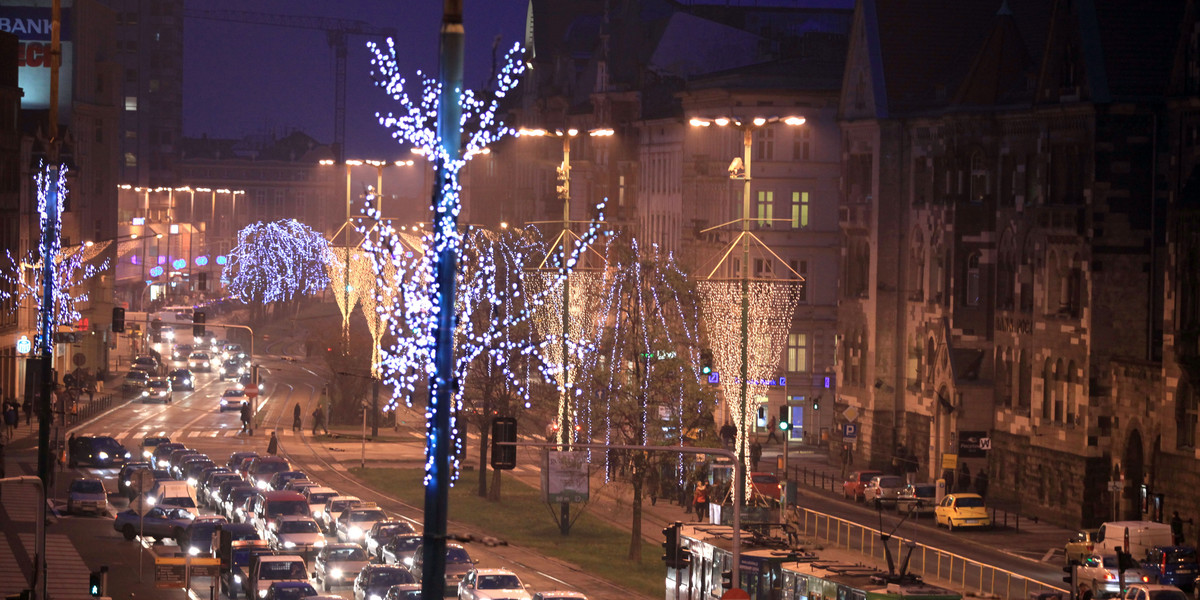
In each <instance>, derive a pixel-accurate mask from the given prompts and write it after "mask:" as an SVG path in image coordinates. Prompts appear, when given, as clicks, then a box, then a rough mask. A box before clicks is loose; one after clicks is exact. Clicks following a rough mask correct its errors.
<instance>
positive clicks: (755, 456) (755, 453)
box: [750, 438, 762, 471]
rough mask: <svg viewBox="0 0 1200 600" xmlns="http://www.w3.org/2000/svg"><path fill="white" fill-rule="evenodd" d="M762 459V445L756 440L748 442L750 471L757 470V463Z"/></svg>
mask: <svg viewBox="0 0 1200 600" xmlns="http://www.w3.org/2000/svg"><path fill="white" fill-rule="evenodd" d="M761 459H762V444H760V443H758V439H757V438H756V439H755V440H754V441H753V442H750V470H752V471H755V470H758V461H759V460H761Z"/></svg>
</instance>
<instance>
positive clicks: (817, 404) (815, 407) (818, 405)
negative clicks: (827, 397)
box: [813, 398, 821, 410]
mask: <svg viewBox="0 0 1200 600" xmlns="http://www.w3.org/2000/svg"><path fill="white" fill-rule="evenodd" d="M813 410H821V401H820V400H818V399H816V398H813Z"/></svg>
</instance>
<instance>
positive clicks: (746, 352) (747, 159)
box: [688, 117, 804, 568]
mask: <svg viewBox="0 0 1200 600" xmlns="http://www.w3.org/2000/svg"><path fill="white" fill-rule="evenodd" d="M781 123H782V124H784V125H790V126H798V125H803V124H804V118H803V117H783V118H780V117H754V118H752V119H750V120H749V121H743V120H741V119H740V118H737V117H717V118H715V119H704V118H692V119H690V120H689V121H688V124H690V125H691V126H692V127H708V126H710V125H717V126H718V127H729V126H732V127H733V128H735V129H737V130H739V131H741V133H742V156H741V159H740V162H741V163H742V164H741V165H740V168H739V165H738V164H737V163H738V162H739V160H738V159H737V158H735V159H734V161H733V163H732V164H731V165H730V168H729V178H730V179H733V180H738V179H740V180H741V181H742V218H741V219H740V221H741V222H742V233H741V236H740V237H741V246H742V248H741V250H742V261H741V263H742V264H741V265H739V267H740V268H739V269H738V271H739V273H738V274H739V279H740V281H741V288H742V289H741V332H740V341H741V356H740V357H739V358H740V369H739V381H738V398H737V401H738V408H739V410H738V420H739V422H738V424H737V428H738V439H737V450H736V451H737V455H738V461H739V462H742V463H745V462H746V450H747V445H748V444H747V440H748V439H749V436H748V429H749V428H748V427H747V425H748V423H749V419H748V418H747V416H748V412H747V410H746V409H747V406H748V405H749V398H747V396H748V395H749V392H750V386H749V370H750V343H749V342H750V239H751V233H750V179H751V176H750V173H751V171H750V164H751V159H752V154H753V153H752V150H753V146H754V131H755V130H757V129H762V128H765V127H767V126H771V125H776V124H781ZM726 402H728V400H726ZM785 402H786V398H785ZM784 444H787V440H786V438H785V440H784ZM753 467H755V465H751V468H753ZM784 476H785V478H786V473H785V475H784ZM736 485H737V489H738V493H739V494H745V493H746V481H745V476H744V475H743V476H742V477H741V478H740V480H739V481H737V482H736ZM735 568H736V565H735Z"/></svg>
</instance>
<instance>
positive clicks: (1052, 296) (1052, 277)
mask: <svg viewBox="0 0 1200 600" xmlns="http://www.w3.org/2000/svg"><path fill="white" fill-rule="evenodd" d="M1043 275H1044V276H1045V279H1044V280H1043V281H1044V282H1045V286H1046V293H1045V294H1044V295H1045V297H1046V314H1054V313H1057V312H1058V307H1059V297H1060V292H1059V285H1060V284H1059V276H1058V253H1057V252H1055V251H1054V250H1050V251H1049V252H1047V253H1046V267H1045V269H1044V270H1043Z"/></svg>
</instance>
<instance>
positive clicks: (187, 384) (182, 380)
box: [168, 369, 196, 391]
mask: <svg viewBox="0 0 1200 600" xmlns="http://www.w3.org/2000/svg"><path fill="white" fill-rule="evenodd" d="M168 379H170V380H171V387H172V388H174V389H177V390H188V391H191V390H194V389H196V378H195V377H194V376H193V375H192V372H191V371H189V370H187V369H175V370H174V371H171V375H170V376H169V377H168Z"/></svg>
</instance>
